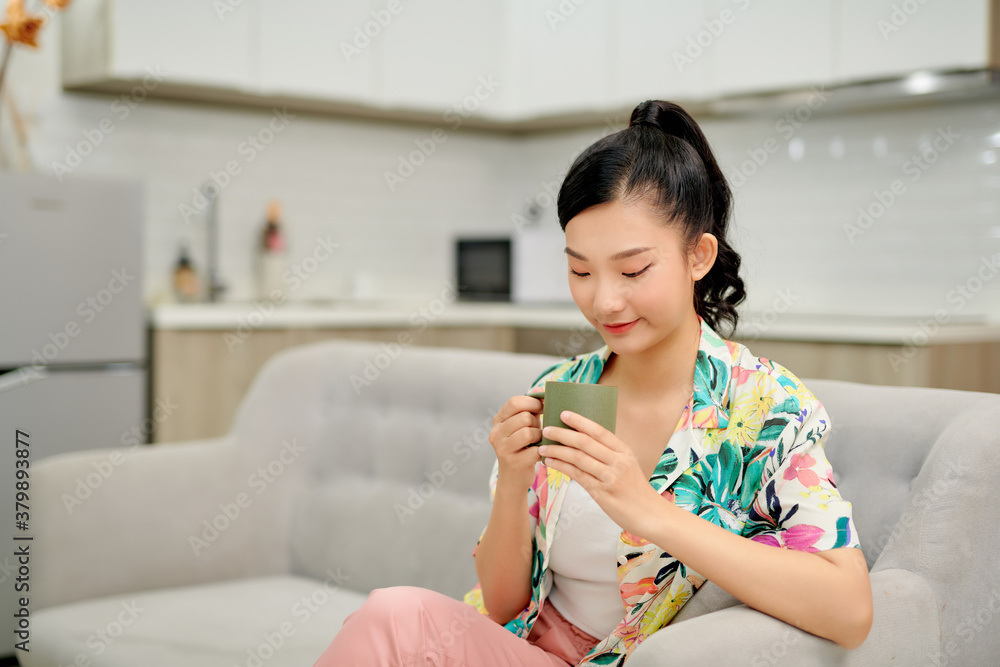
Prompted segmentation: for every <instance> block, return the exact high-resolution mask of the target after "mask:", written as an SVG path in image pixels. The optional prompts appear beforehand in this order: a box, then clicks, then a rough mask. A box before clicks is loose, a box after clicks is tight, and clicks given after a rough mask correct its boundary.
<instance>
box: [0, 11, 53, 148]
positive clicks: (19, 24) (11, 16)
mask: <svg viewBox="0 0 1000 667" xmlns="http://www.w3.org/2000/svg"><path fill="white" fill-rule="evenodd" d="M69 3H70V0H44V4H43V6H42V8H41V9H42V10H43V11H45V13H46V14H49V15H51V14H52V13H53V12H55V11H59V10H62V9H65V8H66V7H67V6H68V5H69ZM47 20H48V18H47V17H46V16H42V15H41V14H31V13H28V11H27V10H26V9H25V7H24V0H7V13H6V15H5V17H4V20H3V23H0V31H2V32H3V34H4V37H6V39H5V40H3V41H4V51H3V56H0V111H2V109H3V103H4V102H5V101H6V103H7V106H8V107H9V108H10V113H11V120H12V121H13V125H14V129H15V131H16V132H17V138H18V142H19V143H20V144H21V149H22V152H23V153H24V154H27V150H26V143H27V135H26V132H25V129H24V123H23V122H21V118H20V114H19V113H18V111H17V105H16V104H15V102H14V98H13V96H11V95H9V94H8V95H6V96H5V95H4V89H3V83H4V77H5V75H6V73H7V67H8V66H9V65H10V57H11V54H12V53H13V52H14V46H15V45H16V44H24V45H25V46H30V47H31V48H34V49H37V48H38V41H37V37H38V32H39V31H40V30H41V29H42V26H44V25H45V22H46V21H47ZM0 138H2V134H0ZM0 149H2V146H0ZM2 159H3V151H2V150H0V160H2ZM0 166H2V163H0Z"/></svg>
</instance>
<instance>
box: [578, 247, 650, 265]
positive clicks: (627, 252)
mask: <svg viewBox="0 0 1000 667" xmlns="http://www.w3.org/2000/svg"><path fill="white" fill-rule="evenodd" d="M652 249H653V248H652V247H649V246H647V247H645V248H631V249H629V250H622V251H621V252H616V253H615V254H613V255H611V258H610V259H611V261H612V262H616V261H618V260H619V259H627V258H629V257H632V256H633V255H638V254H639V253H641V252H646V251H647V250H652ZM564 252H565V253H566V254H567V255H569V256H570V257H576V258H577V259H578V260H580V261H581V262H587V261H589V260H588V259H587V258H586V257H584V256H583V255H581V254H580V253H578V252H577V251H575V250H573V249H571V248H570V247H569V246H566V248H565V249H564Z"/></svg>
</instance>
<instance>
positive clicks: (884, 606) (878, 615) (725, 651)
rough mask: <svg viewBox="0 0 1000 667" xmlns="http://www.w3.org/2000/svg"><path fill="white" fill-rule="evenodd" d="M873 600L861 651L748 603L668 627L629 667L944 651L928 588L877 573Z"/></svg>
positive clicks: (805, 661) (859, 660) (892, 657)
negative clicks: (848, 647)
mask: <svg viewBox="0 0 1000 667" xmlns="http://www.w3.org/2000/svg"><path fill="white" fill-rule="evenodd" d="M872 595H873V602H874V607H875V618H874V621H873V623H872V629H871V632H870V633H869V635H868V639H866V640H865V642H864V643H863V644H862V645H861V646H859V647H858V648H856V649H853V650H847V649H844V648H842V647H840V646H838V645H837V644H835V643H833V642H831V641H829V640H826V639H823V638H821V637H817V636H816V635H812V634H809V633H808V632H804V631H802V630H799V629H798V628H795V627H793V626H791V625H788V624H786V623H784V622H782V621H779V620H778V619H776V618H773V617H771V616H768V615H767V614H764V613H762V612H759V611H756V610H754V609H751V608H750V607H748V606H746V605H743V604H741V605H738V606H735V607H728V608H725V609H721V610H719V611H714V612H711V613H708V614H704V615H701V616H697V617H695V618H691V619H689V620H685V621H683V622H680V623H671V624H670V625H667V626H666V627H664V628H662V629H660V630H659V631H658V632H656V633H655V634H653V636H651V637H649V638H647V639H646V640H645V641H643V642H642V643H641V644H640V645H639V646H638V647H637V648H636V649H635V651H634V652H633V653H632V655H631V656H630V657H629V659H628V664H629V667H654V666H655V667H658V666H659V665H664V664H667V663H668V662H669V664H671V665H699V666H700V665H730V664H748V665H750V667H767V666H769V665H859V666H860V665H871V666H873V667H874V666H877V665H888V664H895V665H916V664H925V663H928V661H929V660H930V659H931V656H933V655H936V653H937V651H938V616H937V603H936V601H935V598H934V594H933V592H932V591H931V589H930V587H929V586H928V585H927V583H926V582H925V581H924V580H923V579H921V578H920V577H919V576H917V575H916V574H913V573H912V572H906V571H904V570H883V571H881V572H877V573H874V574H872ZM695 597H697V594H696V595H695Z"/></svg>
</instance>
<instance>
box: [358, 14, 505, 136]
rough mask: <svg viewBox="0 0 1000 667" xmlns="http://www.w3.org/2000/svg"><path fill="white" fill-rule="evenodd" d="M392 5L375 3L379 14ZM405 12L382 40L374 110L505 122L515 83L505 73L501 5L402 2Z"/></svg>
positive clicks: (449, 119)
mask: <svg viewBox="0 0 1000 667" xmlns="http://www.w3.org/2000/svg"><path fill="white" fill-rule="evenodd" d="M388 4H390V3H389V2H387V1H386V0H381V1H376V3H375V5H376V6H378V7H385V6H386V5H388ZM397 4H398V5H400V8H401V9H400V11H399V13H398V14H396V15H394V17H393V19H392V22H391V23H390V24H389V25H388V26H387V27H386V28H385V31H384V33H383V35H382V36H381V37H380V38H379V46H380V48H381V49H382V55H381V62H380V67H381V69H380V72H379V74H378V85H377V91H376V97H375V100H373V101H374V102H375V103H376V105H377V106H381V107H390V108H392V107H398V108H403V109H415V110H420V111H430V112H433V113H436V114H441V116H442V118H443V119H444V117H445V115H446V114H447V119H446V120H447V123H448V125H447V126H449V127H450V126H453V125H454V124H455V123H456V122H457V121H462V120H463V119H464V117H467V116H469V115H475V116H479V117H491V116H492V117H497V116H501V115H503V110H504V107H505V105H506V103H505V98H506V96H507V95H508V94H509V92H508V91H509V90H510V87H511V83H510V81H509V79H508V77H507V76H506V75H505V73H504V62H505V58H504V57H505V53H504V41H503V40H504V31H503V30H502V26H503V25H504V21H505V18H506V7H505V5H506V3H504V2H468V1H467V0H421V2H413V0H397Z"/></svg>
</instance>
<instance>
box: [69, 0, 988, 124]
mask: <svg viewBox="0 0 1000 667" xmlns="http://www.w3.org/2000/svg"><path fill="white" fill-rule="evenodd" d="M998 8H1000V0H950V1H949V2H947V3H944V2H937V3H934V2H925V1H923V0H919V1H918V0H905V1H904V0H811V1H810V2H802V1H801V0H758V1H756V2H753V1H751V0H701V1H698V0H586V1H584V0H495V1H494V0H480V1H477V2H468V1H467V0H421V2H414V1H413V0H360V1H358V2H313V1H312V0H211V1H207V0H170V1H169V2H150V1H149V0H74V2H73V3H72V4H71V5H70V6H69V8H68V9H67V11H66V13H65V16H64V19H65V20H64V22H63V26H62V27H63V30H62V33H63V83H64V85H65V86H66V87H67V88H69V89H84V90H98V91H119V90H121V91H124V90H128V89H129V88H131V87H133V86H134V85H135V84H136V83H138V82H141V81H142V80H143V79H144V78H147V77H148V76H149V75H150V74H151V73H152V74H154V75H156V76H157V79H156V85H155V86H153V87H147V91H148V94H151V95H164V96H169V95H175V96H176V95H182V96H184V97H187V98H192V97H195V98H199V97H200V98H204V99H211V100H227V101H233V102H238V103H244V104H257V105H268V106H269V105H271V104H287V105H288V106H289V107H294V106H295V104H296V103H297V104H299V105H300V107H305V108H308V109H310V110H313V111H339V112H350V113H354V114H358V115H381V116H383V117H384V116H389V117H391V118H397V119H401V118H407V119H420V120H423V121H430V122H446V123H450V125H451V126H452V127H455V126H457V125H456V123H457V124H461V123H462V122H465V119H468V118H470V117H471V119H472V120H471V121H470V122H471V123H475V124H479V125H480V126H483V127H503V128H508V127H520V128H529V127H556V126H559V125H560V124H562V123H566V124H570V123H573V122H576V121H577V119H582V120H584V121H586V122H588V123H590V122H594V120H595V119H597V118H601V117H604V118H605V119H606V121H607V122H608V124H609V125H614V126H618V125H623V124H624V123H625V122H627V120H628V119H627V118H620V117H618V118H616V117H612V116H613V114H616V113H618V112H620V111H622V110H629V109H631V108H633V107H634V106H635V105H636V104H638V103H639V102H641V101H643V100H645V99H650V98H658V99H669V100H674V101H678V102H681V103H682V104H683V103H686V102H711V101H712V100H715V99H717V98H721V97H725V96H742V95H749V94H756V93H762V92H765V93H770V92H776V91H783V90H788V89H796V88H804V87H808V86H812V85H826V84H832V85H838V84H844V83H850V82H856V81H867V80H872V79H879V78H886V77H894V78H895V77H899V76H902V75H906V74H909V73H912V72H915V71H919V70H924V69H932V70H954V69H985V68H1000V44H998V40H1000V9H998Z"/></svg>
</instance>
